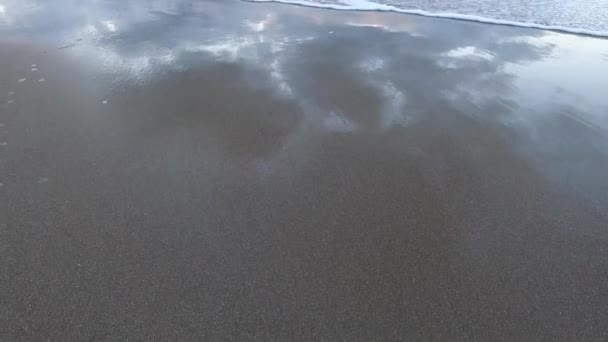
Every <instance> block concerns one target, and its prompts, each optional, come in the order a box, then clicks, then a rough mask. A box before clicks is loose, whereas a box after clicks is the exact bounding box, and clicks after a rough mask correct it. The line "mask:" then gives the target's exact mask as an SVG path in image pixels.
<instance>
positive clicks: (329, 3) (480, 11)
mask: <svg viewBox="0 0 608 342" xmlns="http://www.w3.org/2000/svg"><path fill="white" fill-rule="evenodd" d="M247 1H252V2H282V3H289V4H297V5H303V6H312V7H321V8H331V9H337V10H375V11H390V12H402V13H410V14H418V15H425V16H433V17H443V18H454V19H462V20H472V21H479V22H486V23H493V24H501V25H513V26H523V27H534V28H541V29H550V30H558V31H565V32H571V33H578V34H587V35H594V36H608V0H247Z"/></svg>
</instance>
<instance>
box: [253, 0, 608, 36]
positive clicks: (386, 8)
mask: <svg viewBox="0 0 608 342" xmlns="http://www.w3.org/2000/svg"><path fill="white" fill-rule="evenodd" d="M243 1H246V2H277V3H283V4H290V5H299V6H306V7H317V8H325V9H333V10H340V11H379V12H397V13H404V14H413V15H420V16H425V17H434V18H446V19H456V20H466V21H475V22H479V23H486V24H494V25H507V26H517V27H525V28H535V29H542V30H551V31H559V32H565V33H573V34H580V35H587V36H595V37H608V31H595V30H588V29H582V28H575V27H566V26H558V25H544V24H537V23H527V22H518V21H511V20H503V19H492V18H486V17H482V16H477V15H470V14H459V13H444V12H437V13H435V12H429V11H424V10H420V9H404V8H399V7H396V6H393V5H387V4H379V3H374V2H369V1H357V2H356V4H332V3H319V2H314V1H308V0H243Z"/></svg>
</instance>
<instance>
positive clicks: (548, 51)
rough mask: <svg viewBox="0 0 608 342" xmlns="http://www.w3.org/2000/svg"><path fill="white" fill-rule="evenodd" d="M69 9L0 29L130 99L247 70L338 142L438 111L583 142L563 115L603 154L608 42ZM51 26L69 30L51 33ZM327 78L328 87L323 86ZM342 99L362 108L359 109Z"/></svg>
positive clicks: (238, 15) (377, 19) (51, 7)
mask: <svg viewBox="0 0 608 342" xmlns="http://www.w3.org/2000/svg"><path fill="white" fill-rule="evenodd" d="M63 2H64V3H65V6H57V4H56V3H54V4H49V3H46V2H39V1H21V0H20V1H11V0H9V1H5V2H4V10H3V12H2V14H1V15H2V18H3V22H2V23H3V24H2V26H0V30H3V31H6V33H8V34H9V35H10V34H11V32H19V31H24V30H25V31H28V32H33V33H34V34H37V35H40V36H41V37H44V39H47V40H51V41H56V42H57V45H58V47H59V46H67V48H66V49H65V53H66V54H68V55H72V56H74V57H76V59H77V60H79V61H81V62H83V63H85V64H86V65H89V67H91V68H93V69H95V70H96V71H95V72H99V71H100V70H103V71H104V72H105V73H107V74H109V75H115V77H118V78H120V80H119V81H114V84H118V86H120V87H124V86H126V85H129V84H130V83H133V84H140V85H143V84H147V83H150V82H152V83H153V82H157V81H159V80H162V79H163V77H166V75H168V74H170V73H173V72H179V71H184V70H188V69H196V68H200V67H202V66H204V65H209V63H216V62H221V63H239V64H242V65H243V66H245V69H244V70H248V69H251V70H258V71H261V72H262V73H265V74H266V75H267V76H268V77H267V78H265V80H264V82H261V83H260V82H258V81H259V80H258V81H251V82H249V83H247V84H249V85H252V86H255V87H262V88H272V89H273V92H274V93H275V94H276V96H279V97H284V98H289V99H291V101H294V102H295V103H296V105H297V106H298V107H299V108H302V111H303V113H304V114H303V115H304V116H305V118H307V120H313V121H315V120H318V121H319V122H325V123H326V125H327V128H328V130H329V131H330V132H333V133H340V134H346V133H351V134H352V133H355V132H357V133H358V134H361V133H362V132H370V133H371V132H376V133H378V132H388V131H390V130H392V129H403V128H406V127H409V126H411V125H415V123H416V122H420V121H421V120H425V119H428V117H429V115H432V113H433V112H434V111H437V110H440V111H452V110H458V111H461V112H462V113H463V114H465V115H467V116H470V117H472V118H475V119H476V120H484V121H488V122H494V123H495V124H498V125H504V126H505V127H509V128H510V129H513V130H515V132H518V134H520V135H521V136H522V137H529V136H530V135H531V134H532V136H535V137H536V138H534V139H532V140H533V141H535V142H534V144H532V145H530V146H528V143H525V142H526V141H528V140H527V139H522V140H521V141H520V143H525V145H523V146H522V149H523V151H529V150H533V151H534V150H536V147H538V146H539V144H538V143H537V142H536V141H537V140H538V139H540V140H547V141H550V140H553V138H552V136H553V134H560V135H568V134H572V133H570V132H554V131H551V130H546V129H545V128H546V127H545V125H546V122H547V120H548V121H552V120H554V119H555V118H556V116H557V117H562V116H563V115H566V116H567V117H568V118H575V120H577V121H578V122H580V123H581V124H582V125H584V126H585V127H586V129H588V130H589V131H590V132H593V133H594V134H598V135H599V138H598V139H599V142H598V143H599V144H600V146H605V145H604V142H605V139H606V135H607V133H606V132H607V129H608V110H607V108H608V97H606V96H604V89H608V67H607V65H608V64H607V63H606V59H605V56H606V55H608V40H600V39H593V38H588V37H577V36H571V35H565V34H558V33H553V32H542V31H536V30H526V29H520V28H510V27H496V26H480V25H479V24H475V23H467V22H452V21H450V22H449V24H450V29H449V30H445V27H444V26H442V25H440V24H438V23H441V22H442V21H440V20H436V19H429V18H419V17H412V16H407V15H400V14H390V13H389V14H387V13H384V14H382V13H375V12H355V13H343V12H342V13H336V12H333V11H325V10H316V9H302V8H299V7H290V6H281V7H280V8H281V11H282V12H281V16H280V17H277V14H276V9H277V8H278V7H277V6H273V5H270V6H266V5H255V4H247V5H242V4H240V5H239V6H235V7H234V12H233V13H231V16H230V17H229V18H230V20H229V21H226V20H224V18H223V17H224V16H223V11H225V7H226V4H225V3H216V2H191V1H186V0H157V1H151V2H148V3H147V5H146V6H139V5H137V6H136V5H132V4H129V3H120V4H119V3H116V2H112V1H111V2H107V1H96V2H95V1H93V2H92V3H93V6H91V5H90V3H91V2H89V3H88V4H87V6H86V7H85V6H84V5H79V4H78V2H73V1H70V0H64V1H63ZM68 4H69V6H68ZM241 5H242V6H241ZM59 8H61V10H59ZM287 21H289V23H290V24H289V25H286V24H285V23H286V22H287ZM51 26H52V27H55V28H57V27H60V28H61V29H59V30H54V31H52V32H48V30H47V29H46V28H47V27H51ZM480 27H483V30H482V29H480ZM47 35H51V37H47ZM319 75H323V76H326V77H328V81H327V82H326V83H325V84H317V83H316V79H317V78H316V77H319ZM243 77H244V78H245V79H246V78H247V75H243ZM265 82H269V83H265ZM345 93H348V94H351V95H352V94H353V93H354V94H359V95H358V96H359V97H360V98H361V100H362V102H361V103H358V104H357V103H356V102H355V104H356V105H355V106H354V107H353V101H351V100H350V99H347V98H343V96H344V94H345ZM351 95H348V96H351ZM563 108H569V110H567V111H564V110H562V109H563ZM573 111H574V112H575V114H572V112H573ZM565 112H567V113H570V114H564V113H565ZM371 113H373V114H371ZM546 134H549V135H551V137H549V136H545V135H546ZM539 137H540V138H539ZM583 140H585V139H583ZM547 148H550V147H545V149H544V150H542V151H540V152H538V151H537V153H543V154H546V149H547ZM600 152H601V153H605V150H604V149H603V147H602V148H600ZM584 162H585V163H591V164H593V163H594V161H592V160H585V161H584ZM573 167H576V166H573ZM541 169H544V168H542V167H541ZM594 181H596V179H594Z"/></svg>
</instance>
